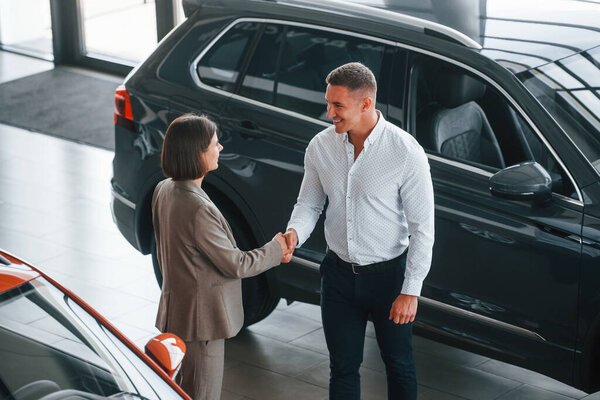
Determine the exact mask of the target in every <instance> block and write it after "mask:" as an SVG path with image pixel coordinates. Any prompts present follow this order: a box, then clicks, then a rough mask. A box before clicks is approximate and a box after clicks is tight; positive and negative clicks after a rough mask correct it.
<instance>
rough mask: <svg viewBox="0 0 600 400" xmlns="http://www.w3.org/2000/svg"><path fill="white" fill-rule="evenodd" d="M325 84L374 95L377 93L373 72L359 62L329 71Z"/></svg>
mask: <svg viewBox="0 0 600 400" xmlns="http://www.w3.org/2000/svg"><path fill="white" fill-rule="evenodd" d="M325 82H327V84H329V85H331V86H345V87H347V88H348V89H350V90H352V91H354V90H360V89H366V90H368V91H370V92H372V93H373V95H375V94H376V93H377V81H376V80H375V75H373V72H371V70H370V69H369V68H368V67H366V66H365V65H363V64H361V63H359V62H351V63H348V64H344V65H341V66H339V67H337V68H336V69H334V70H333V71H331V72H330V73H329V75H327V78H326V79H325Z"/></svg>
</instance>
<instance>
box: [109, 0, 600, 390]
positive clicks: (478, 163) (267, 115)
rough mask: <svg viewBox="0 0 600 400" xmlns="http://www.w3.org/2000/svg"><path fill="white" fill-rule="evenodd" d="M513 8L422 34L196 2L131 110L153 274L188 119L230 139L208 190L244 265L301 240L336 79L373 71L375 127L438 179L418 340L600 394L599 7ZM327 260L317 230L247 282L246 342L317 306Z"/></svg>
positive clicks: (121, 91)
mask: <svg viewBox="0 0 600 400" xmlns="http://www.w3.org/2000/svg"><path fill="white" fill-rule="evenodd" d="M501 3H502V2H494V4H493V7H492V5H490V7H488V8H486V4H487V3H486V2H485V1H480V2H456V3H455V2H452V4H454V6H453V7H446V10H442V11H443V12H441V13H440V12H439V11H438V10H436V9H418V8H415V7H413V8H411V9H410V10H408V11H407V12H408V13H412V14H413V15H409V14H406V13H401V12H392V11H390V10H383V9H376V8H371V7H368V6H365V5H360V4H350V3H346V2H335V1H331V2H327V1H311V0H303V1H300V0H297V1H293V0H290V1H276V2H272V1H242V0H220V1H217V0H215V1H210V0H209V1H202V0H189V1H186V0H184V9H185V12H186V15H187V16H188V18H187V20H186V21H185V22H184V23H182V24H181V25H180V26H179V27H178V28H176V29H175V30H174V31H172V32H171V33H170V34H169V35H168V36H167V37H166V38H165V39H164V40H162V41H161V43H160V44H159V45H158V47H157V49H156V50H155V51H154V53H153V54H152V55H150V56H149V57H148V59H147V60H146V61H144V62H143V63H142V64H141V65H140V66H138V67H137V68H136V69H135V70H134V71H132V73H131V74H130V75H129V76H128V77H127V78H126V80H125V82H124V85H123V86H121V87H119V88H118V89H117V92H116V108H115V110H116V111H115V141H116V152H115V159H114V178H113V180H112V189H113V202H112V210H113V215H114V219H115V221H116V223H117V225H118V227H119V229H120V231H121V232H122V233H123V235H124V236H125V237H126V238H127V240H128V241H129V242H130V243H131V244H132V245H133V246H135V247H136V248H137V249H139V250H140V252H142V253H144V254H148V253H152V254H153V255H154V253H155V251H154V246H155V245H154V235H153V232H152V223H151V209H150V199H151V196H152V192H153V189H154V187H155V185H156V184H157V182H159V181H160V180H161V179H163V176H162V173H161V170H160V167H159V155H160V149H161V144H162V140H163V137H164V133H165V130H166V127H167V126H168V124H169V122H170V121H172V120H173V119H174V118H175V117H177V116H179V115H181V114H183V113H185V112H189V111H193V112H197V113H203V114H207V115H209V116H210V117H211V118H212V119H213V120H215V121H216V122H217V123H218V125H219V130H220V134H221V142H222V144H223V146H224V150H223V152H222V153H221V156H220V160H219V165H220V167H219V169H218V170H217V171H214V172H212V173H210V174H209V175H208V176H207V177H206V180H205V183H204V185H205V187H206V190H207V192H208V193H209V194H210V196H211V198H212V199H213V200H214V201H215V203H217V205H218V206H219V208H220V209H221V210H222V211H223V212H224V213H225V214H226V217H227V218H228V220H229V221H230V223H231V225H232V228H233V230H234V232H235V234H236V237H237V239H238V243H239V244H240V247H247V248H250V247H254V246H256V245H262V244H263V243H264V242H266V241H267V239H269V238H271V237H272V235H273V234H274V233H275V232H278V231H281V230H283V229H285V226H286V222H287V220H288V218H289V216H290V213H291V211H292V208H293V205H294V203H295V200H296V196H297V194H298V189H299V186H300V182H301V180H302V176H303V157H304V150H305V148H306V146H307V144H308V142H309V141H310V139H311V138H312V137H313V135H315V134H316V133H317V132H318V131H320V130H322V129H323V128H325V127H326V126H328V124H329V123H330V121H327V120H326V118H325V114H326V110H325V107H326V104H325V99H324V93H325V82H324V79H325V76H326V75H327V73H328V72H329V71H331V70H332V69H333V68H335V67H337V66H339V65H341V64H344V63H346V62H350V61H361V62H363V63H364V64H366V65H367V66H368V67H369V68H371V70H372V71H373V72H374V73H375V76H376V77H377V81H378V84H379V87H378V94H377V108H378V109H379V110H380V111H381V112H382V113H383V115H384V116H385V118H386V119H387V120H389V121H391V122H393V123H395V124H396V125H398V126H400V127H402V128H403V129H405V130H406V131H408V132H409V133H411V134H412V135H414V136H415V137H416V138H417V139H418V141H419V142H420V143H421V144H422V146H423V147H424V148H425V149H426V151H427V154H428V157H429V163H430V166H431V174H432V178H433V183H434V188H435V201H436V241H435V247H434V252H433V264H432V267H431V272H430V273H429V276H428V277H427V279H426V280H425V284H424V287H423V291H422V296H421V298H420V300H419V303H420V308H419V313H418V320H417V322H416V324H415V329H416V330H417V333H420V334H421V335H424V336H427V337H430V338H434V339H436V340H440V341H443V342H446V343H449V344H453V345H455V346H459V347H462V348H465V349H468V350H470V351H475V352H478V353H481V354H484V355H486V356H490V357H494V358H497V359H500V360H503V361H507V362H510V363H513V364H517V365H521V366H525V367H527V368H531V369H533V370H536V371H539V372H542V373H544V374H547V375H549V376H551V377H553V378H556V379H558V380H561V381H563V382H566V383H569V384H571V385H574V386H576V387H578V388H582V389H584V390H587V391H592V390H594V389H598V388H599V386H600V78H599V77H600V73H599V72H600V70H599V67H600V47H596V46H598V45H600V34H599V33H598V31H600V23H599V21H600V18H598V15H599V12H600V4H597V3H592V2H572V4H573V5H572V6H571V7H573V9H574V10H576V11H577V12H575V13H573V12H564V11H558V12H554V13H553V12H551V10H550V11H548V10H545V11H544V12H543V13H538V12H537V11H536V12H535V13H531V14H530V15H528V14H523V15H520V14H516V13H515V11H514V10H508V9H502V4H501ZM432 4H438V5H441V6H442V7H445V5H446V3H445V2H432ZM511 4H513V3H511ZM450 12H454V13H455V14H456V15H458V17H457V18H452V15H453V14H450ZM414 15H419V16H420V17H422V18H417V17H415V16H414ZM456 15H455V16H456ZM515 15H518V16H515ZM569 18H571V20H569ZM431 20H435V21H437V22H432V21H431ZM440 21H441V22H444V24H441V23H439V22H440ZM586 24H587V25H586ZM452 26H454V28H453V27H452ZM455 28H456V29H455ZM460 30H462V31H464V32H466V33H468V35H467V34H463V33H460ZM324 252H325V240H324V237H323V225H322V221H320V222H319V224H318V227H317V229H316V230H315V231H314V232H313V234H312V236H311V237H310V239H309V240H308V241H307V242H306V243H305V244H304V245H303V246H302V248H298V249H297V251H296V253H295V257H294V259H293V262H292V263H290V264H288V265H282V266H280V267H278V268H275V269H274V270H271V271H270V272H268V273H266V274H264V275H262V276H258V277H255V278H251V279H249V280H245V281H244V286H243V288H244V306H245V310H246V324H251V323H253V322H256V321H258V320H260V319H261V318H264V317H265V316H266V315H268V314H269V313H270V312H271V311H272V310H273V308H274V307H275V305H276V304H277V301H278V300H279V299H280V298H285V299H286V300H287V301H288V302H291V301H296V300H298V301H303V302H310V303H315V304H318V301H319V274H318V265H319V262H320V260H321V259H322V257H323V256H324ZM154 261H155V271H156V272H157V278H158V279H159V281H160V270H159V269H158V268H157V264H156V258H155V257H154Z"/></svg>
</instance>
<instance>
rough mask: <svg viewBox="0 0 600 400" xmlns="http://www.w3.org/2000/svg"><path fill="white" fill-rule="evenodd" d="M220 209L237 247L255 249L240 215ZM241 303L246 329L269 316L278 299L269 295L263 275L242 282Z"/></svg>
mask: <svg viewBox="0 0 600 400" xmlns="http://www.w3.org/2000/svg"><path fill="white" fill-rule="evenodd" d="M220 209H221V212H222V213H223V215H224V216H225V219H227V221H228V222H229V226H230V227H231V230H232V231H233V236H234V237H235V241H236V243H237V245H238V247H239V248H240V249H242V250H251V249H253V248H255V247H256V240H255V239H254V236H253V235H252V233H251V232H250V229H249V228H248V227H247V226H246V224H245V222H244V221H243V219H242V217H241V215H236V213H233V212H231V211H229V209H227V208H220ZM242 302H243V304H244V327H247V326H250V325H252V324H255V323H257V322H259V321H261V320H263V319H265V318H266V317H267V316H268V315H269V314H271V312H273V310H274V309H275V307H277V303H279V297H276V296H273V295H272V294H271V291H270V290H269V285H268V283H267V277H266V276H265V274H264V273H263V274H260V275H257V276H253V277H251V278H244V279H243V280H242Z"/></svg>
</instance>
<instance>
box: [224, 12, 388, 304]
mask: <svg viewBox="0 0 600 400" xmlns="http://www.w3.org/2000/svg"><path fill="white" fill-rule="evenodd" d="M386 49H388V50H390V49H392V48H391V47H390V46H387V47H386V45H384V44H382V43H377V42H375V41H373V40H366V39H362V38H358V37H353V36H351V35H349V34H344V33H342V32H338V31H332V30H327V29H324V28H318V27H314V26H307V25H303V24H294V23H286V24H283V23H279V22H267V23H265V24H264V25H263V26H262V28H261V37H260V39H259V40H258V42H257V43H256V46H255V48H254V52H253V55H252V57H251V59H250V60H249V62H248V64H247V66H246V69H245V73H244V75H243V76H242V77H241V79H240V81H239V83H238V88H237V90H236V95H234V96H232V97H231V98H230V99H229V100H228V102H227V104H226V106H225V109H224V111H223V113H222V117H221V122H222V124H221V126H222V132H223V135H224V137H225V139H224V140H223V145H224V147H225V149H224V151H223V153H222V155H221V158H220V162H221V163H222V165H227V166H228V167H229V168H228V169H229V170H230V171H232V172H233V173H235V174H236V176H235V177H232V176H229V177H228V178H227V179H228V180H229V181H230V182H233V181H235V182H236V184H235V187H236V190H237V191H238V192H239V193H240V194H241V195H242V197H243V198H244V200H245V201H246V202H247V204H248V207H249V208H250V209H252V210H253V211H254V212H255V213H256V217H257V220H258V221H260V225H261V228H262V230H263V231H264V233H265V235H266V236H267V237H268V236H272V235H273V234H275V233H276V232H279V231H281V230H284V229H285V228H286V224H287V222H288V220H289V217H290V215H291V212H292V209H293V206H294V204H295V203H296V198H297V196H298V191H299V189H300V184H301V182H302V177H303V175H304V151H305V149H306V146H307V145H308V143H309V141H310V140H311V139H312V137H313V136H314V135H315V134H317V133H318V132H319V131H321V130H323V129H325V128H326V127H328V126H329V125H330V121H329V120H327V118H326V102H325V89H326V83H325V78H326V76H327V74H328V73H329V72H330V71H331V70H332V69H334V68H336V67H338V66H340V65H342V64H344V63H347V62H351V61H361V62H363V63H365V64H366V65H368V66H370V67H371V68H372V69H373V71H374V73H375V75H376V76H382V74H383V75H385V74H387V69H386V68H388V67H386V66H385V65H384V64H386V63H387V64H389V63H390V62H391V55H390V54H387V55H386ZM382 79H383V76H382ZM381 93H382V94H381V98H382V99H384V97H385V96H384V93H385V90H383V89H382V91H381ZM378 106H379V107H380V108H382V109H383V111H386V110H387V106H386V104H385V101H382V102H380V103H379V104H378ZM224 153H225V154H224ZM324 214H325V213H323V214H322V215H321V219H320V221H319V222H318V223H317V226H316V228H315V230H314V231H313V233H312V235H311V236H310V238H309V239H308V240H307V241H306V243H304V244H303V245H302V246H301V247H300V248H298V249H297V250H296V252H295V253H294V255H295V258H294V260H293V261H294V263H293V265H282V266H281V267H280V268H279V269H278V271H277V272H276V273H277V281H278V284H279V286H280V290H281V292H282V294H283V295H285V297H287V298H288V299H296V300H303V301H309V302H313V303H318V302H319V294H318V290H319V282H318V279H315V278H316V268H317V267H318V264H319V263H320V261H321V259H322V257H323V256H324V254H325V249H326V244H325V238H324V233H323V220H324ZM297 288H301V290H297Z"/></svg>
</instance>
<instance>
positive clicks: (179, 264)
mask: <svg viewBox="0 0 600 400" xmlns="http://www.w3.org/2000/svg"><path fill="white" fill-rule="evenodd" d="M222 149H223V146H221V144H220V143H219V141H218V139H217V127H216V125H215V124H214V123H213V122H212V121H210V120H209V119H208V118H206V117H204V116H196V115H192V114H186V115H183V116H181V117H179V118H177V119H175V120H174V121H173V122H172V123H171V125H169V128H168V129H167V133H166V135H165V140H164V142H163V147H162V154H161V166H162V170H163V173H164V175H165V176H167V177H168V178H167V179H165V180H163V181H161V182H160V183H159V184H158V185H157V186H156V189H155V190H154V196H153V198H152V222H153V224H154V233H155V235H156V250H157V255H158V260H159V264H160V266H161V271H162V274H163V287H162V292H161V296H160V302H159V306H158V315H157V317H156V327H157V328H158V329H159V330H160V331H161V332H167V331H168V332H171V333H174V334H176V335H178V336H179V337H180V338H181V339H183V340H184V341H185V343H186V346H187V352H186V356H185V358H184V360H183V364H182V368H181V371H180V375H179V381H180V382H179V383H180V385H181V387H182V388H183V390H184V391H185V392H187V393H188V394H189V395H190V396H191V397H192V398H194V399H207V400H218V399H220V397H221V385H222V381H223V361H224V342H225V341H224V339H226V338H230V337H232V336H235V335H236V334H237V333H238V332H239V330H240V329H241V327H242V323H243V320H244V315H243V309H242V286H241V279H240V278H244V277H249V276H254V275H258V274H260V273H261V272H263V271H266V270H267V269H269V268H271V267H274V266H276V265H279V264H280V263H281V262H282V261H289V260H288V259H289V256H288V257H287V258H286V260H284V259H283V257H284V255H287V254H289V250H288V249H287V246H286V242H285V239H284V238H283V236H282V234H281V233H278V234H277V235H275V237H274V238H273V240H271V241H270V242H269V243H267V244H266V245H264V246H263V247H260V248H258V249H255V250H252V251H242V250H240V249H238V248H237V246H236V243H235V239H234V238H233V234H232V232H231V228H230V227H229V225H228V224H227V221H226V220H225V218H224V217H223V215H222V214H221V212H220V211H219V209H218V208H217V207H216V206H215V204H214V203H213V202H212V201H211V200H210V198H209V197H208V195H207V194H206V193H205V192H204V190H202V188H201V185H202V181H203V179H204V177H205V176H206V174H207V173H208V172H209V171H213V170H215V169H217V167H218V161H219V153H220V152H221V150H222Z"/></svg>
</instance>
